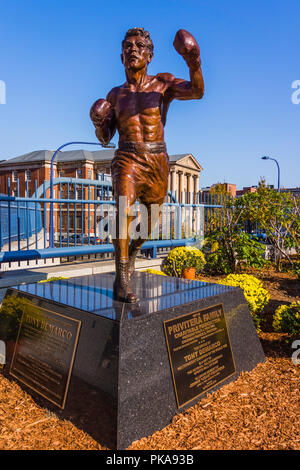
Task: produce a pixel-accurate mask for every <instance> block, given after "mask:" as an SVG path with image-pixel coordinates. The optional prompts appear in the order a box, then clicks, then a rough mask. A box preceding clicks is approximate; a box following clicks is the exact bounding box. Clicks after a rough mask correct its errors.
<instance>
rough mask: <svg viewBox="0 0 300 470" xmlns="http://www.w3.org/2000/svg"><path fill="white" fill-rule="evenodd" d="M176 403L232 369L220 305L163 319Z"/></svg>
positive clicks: (232, 364) (228, 342) (229, 373)
mask: <svg viewBox="0 0 300 470" xmlns="http://www.w3.org/2000/svg"><path fill="white" fill-rule="evenodd" d="M164 329H165V335H166V341H167V346H168V352H169V359H170V365H171V370H172V376H173V383H174V388H175V395H176V400H177V406H178V407H179V408H180V407H182V406H184V405H186V404H187V403H189V402H190V401H192V400H193V399H194V398H197V397H198V396H199V395H201V394H202V393H204V392H206V391H208V390H210V389H211V388H212V387H214V386H215V385H217V384H218V383H220V382H222V381H224V380H225V379H226V378H228V377H230V376H231V375H232V374H234V373H235V364H234V360H233V356H232V351H231V346H230V341H229V337H228V331H227V325H226V320H225V315H224V311H223V305H222V304H220V305H215V306H212V307H209V308H205V309H203V310H199V311H197V312H193V313H189V314H187V315H183V316H181V317H177V318H174V319H171V320H167V321H165V322H164Z"/></svg>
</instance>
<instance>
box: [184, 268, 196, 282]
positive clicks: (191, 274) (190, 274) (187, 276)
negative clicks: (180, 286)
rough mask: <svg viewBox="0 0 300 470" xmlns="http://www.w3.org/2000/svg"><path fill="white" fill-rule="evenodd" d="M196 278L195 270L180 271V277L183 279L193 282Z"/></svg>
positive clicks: (185, 269)
mask: <svg viewBox="0 0 300 470" xmlns="http://www.w3.org/2000/svg"><path fill="white" fill-rule="evenodd" d="M195 276H196V268H184V269H183V271H182V277H183V278H184V279H192V280H194V279H195Z"/></svg>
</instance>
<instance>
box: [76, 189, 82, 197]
mask: <svg viewBox="0 0 300 470" xmlns="http://www.w3.org/2000/svg"><path fill="white" fill-rule="evenodd" d="M76 199H82V189H76Z"/></svg>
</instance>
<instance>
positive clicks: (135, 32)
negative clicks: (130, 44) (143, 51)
mask: <svg viewBox="0 0 300 470" xmlns="http://www.w3.org/2000/svg"><path fill="white" fill-rule="evenodd" d="M130 36H142V37H143V38H144V39H146V41H147V47H148V49H149V50H150V52H152V54H153V49H154V46H153V42H152V40H151V38H150V34H149V32H148V31H145V30H144V28H131V29H129V30H128V31H127V32H126V34H125V37H124V39H123V41H122V48H123V46H124V43H125V41H126V39H127V38H129V37H130Z"/></svg>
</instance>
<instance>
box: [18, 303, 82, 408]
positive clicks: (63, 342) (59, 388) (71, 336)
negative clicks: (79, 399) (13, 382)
mask: <svg viewBox="0 0 300 470" xmlns="http://www.w3.org/2000/svg"><path fill="white" fill-rule="evenodd" d="M80 325H81V322H80V321H79V320H75V319H74V318H69V317H66V316H65V315H61V314H58V313H54V312H51V311H50V310H46V309H44V308H41V307H38V306H34V305H32V304H31V305H30V309H29V308H26V307H25V308H24V311H23V315H22V319H21V323H20V328H19V333H18V338H17V341H16V345H15V350H14V355H13V359H12V363H11V368H10V373H11V375H12V376H13V377H15V378H17V379H18V380H20V381H21V382H23V383H24V384H25V385H27V386H28V387H30V388H31V389H33V390H34V391H35V392H37V393H39V394H40V395H42V396H43V397H44V398H46V399H48V400H49V401H51V402H52V403H54V404H56V405H57V406H59V407H60V408H64V406H65V401H66V396H67V392H68V386H69V381H70V377H71V372H72V367H73V362H74V356H75V351H76V346H77V341H78V335H79V329H80Z"/></svg>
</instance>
